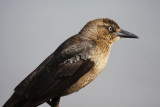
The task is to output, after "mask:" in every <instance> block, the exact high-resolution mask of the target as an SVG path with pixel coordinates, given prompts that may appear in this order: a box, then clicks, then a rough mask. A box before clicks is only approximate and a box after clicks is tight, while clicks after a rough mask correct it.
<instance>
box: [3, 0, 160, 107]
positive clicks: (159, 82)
mask: <svg viewBox="0 0 160 107" xmlns="http://www.w3.org/2000/svg"><path fill="white" fill-rule="evenodd" d="M97 18H111V19H113V20H115V21H116V22H117V23H118V24H119V26H120V27H121V28H122V29H125V30H127V31H130V32H132V33H135V34H137V35H138V36H139V37H140V39H121V40H119V41H118V42H116V43H115V44H113V46H112V49H111V54H110V57H109V60H108V64H107V66H106V68H105V69H104V70H103V72H102V73H101V74H100V75H99V76H98V77H97V78H96V79H95V80H94V81H93V82H92V83H90V84H89V85H88V86H87V87H85V88H83V89H82V90H80V91H79V92H77V93H74V94H72V95H69V96H66V97H62V98H61V103H60V107H160V42H159V41H160V0H117V1H115V0H79V1H78V0H77V1H75V0H68V1H67V0H57V1H56V0H0V106H2V105H3V104H4V103H5V102H6V101H7V99H8V98H9V97H10V96H11V94H12V93H13V90H14V88H15V87H16V85H17V84H19V83H20V82H21V81H22V80H23V79H24V78H25V77H26V76H27V75H28V74H29V73H30V72H32V71H33V70H34V69H35V68H36V67H37V66H38V65H39V64H40V63H41V62H42V61H43V60H44V59H45V58H46V57H47V56H49V55H50V54H51V53H52V52H53V51H54V50H55V49H56V48H57V47H58V46H59V45H60V44H61V43H62V42H63V41H64V40H66V39H67V38H69V37H70V36H72V35H74V34H76V33H78V32H79V31H80V29H81V28H82V27H83V26H84V25H85V24H86V23H87V22H88V21H90V20H93V19H97ZM40 107H49V106H48V105H47V104H43V105H41V106H40Z"/></svg>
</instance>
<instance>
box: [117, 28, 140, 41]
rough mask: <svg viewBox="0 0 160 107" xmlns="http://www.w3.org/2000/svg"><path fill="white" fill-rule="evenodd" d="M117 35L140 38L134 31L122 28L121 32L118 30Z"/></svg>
mask: <svg viewBox="0 0 160 107" xmlns="http://www.w3.org/2000/svg"><path fill="white" fill-rule="evenodd" d="M117 35H118V36H120V37H122V38H135V39H139V37H138V36H137V35H135V34H133V33H130V32H128V31H125V30H121V31H120V32H117Z"/></svg>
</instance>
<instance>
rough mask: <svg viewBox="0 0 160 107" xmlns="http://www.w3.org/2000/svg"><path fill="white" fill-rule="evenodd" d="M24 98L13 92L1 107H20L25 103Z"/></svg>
mask: <svg viewBox="0 0 160 107" xmlns="http://www.w3.org/2000/svg"><path fill="white" fill-rule="evenodd" d="M25 102H26V101H25V98H24V97H22V96H19V95H18V94H16V93H13V94H12V96H11V97H10V98H9V99H8V101H7V102H6V103H5V104H4V105H3V107H22V106H23V105H24V103H25Z"/></svg>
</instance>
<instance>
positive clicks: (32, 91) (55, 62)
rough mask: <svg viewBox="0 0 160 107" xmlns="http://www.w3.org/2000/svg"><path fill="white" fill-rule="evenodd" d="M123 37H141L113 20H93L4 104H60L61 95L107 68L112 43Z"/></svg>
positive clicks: (53, 106)
mask: <svg viewBox="0 0 160 107" xmlns="http://www.w3.org/2000/svg"><path fill="white" fill-rule="evenodd" d="M121 38H138V36H137V35H135V34H133V33H130V32H128V31H126V30H123V29H121V28H120V27H119V25H118V24H117V23H116V22H115V21H114V20H112V19H109V18H99V19H94V20H91V21H89V22H88V23H87V24H86V25H85V26H84V27H83V28H82V29H81V30H80V31H79V32H78V33H77V34H75V35H73V36H71V37H69V38H68V39H67V40H65V41H64V42H63V43H62V44H61V45H60V46H59V47H58V48H57V49H56V50H55V51H54V52H53V53H51V55H49V56H48V57H47V58H46V59H45V60H44V61H43V62H42V63H41V64H40V65H39V66H38V67H37V68H36V69H35V70H34V71H33V72H31V73H30V74H29V75H28V76H27V77H26V78H25V79H24V80H23V81H22V82H20V83H19V84H18V85H17V86H16V88H15V89H14V93H13V94H12V96H11V97H10V98H9V99H8V100H7V102H6V103H5V104H4V105H3V107H36V106H38V105H41V104H43V103H47V104H49V106H51V107H59V103H60V98H61V97H63V96H66V95H69V94H72V93H74V92H77V91H79V90H80V89H82V88H83V87H85V86H86V85H88V84H89V83H90V82H92V81H93V80H94V79H95V78H96V77H97V76H98V75H99V74H100V73H101V72H102V70H103V69H104V67H105V66H106V64H107V60H108V57H109V55H110V50H111V46H112V44H113V43H115V42H116V41H118V40H119V39H121Z"/></svg>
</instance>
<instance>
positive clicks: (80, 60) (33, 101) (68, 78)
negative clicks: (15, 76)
mask: <svg viewBox="0 0 160 107" xmlns="http://www.w3.org/2000/svg"><path fill="white" fill-rule="evenodd" d="M95 45H96V44H95V42H93V41H90V40H88V39H87V38H86V39H85V38H84V37H83V36H80V35H75V36H73V37H71V38H69V39H68V40H66V41H65V42H64V43H63V44H62V45H60V47H59V48H57V50H56V51H55V52H54V53H52V54H51V55H50V56H49V57H48V58H47V59H46V60H44V62H43V63H42V64H40V65H39V66H38V67H37V68H36V69H35V70H34V71H33V72H32V73H31V74H30V75H28V76H27V77H26V78H25V79H24V80H23V81H22V82H21V83H20V84H19V85H18V86H17V87H16V88H15V93H16V95H18V96H20V97H21V99H25V100H26V101H27V102H25V103H24V105H25V106H37V105H39V104H41V103H43V102H46V101H48V100H49V99H51V98H53V97H56V96H61V95H62V94H63V91H65V90H66V89H67V88H69V87H70V86H71V85H72V84H73V83H74V82H76V81H77V80H78V79H79V78H80V77H81V76H83V75H84V74H85V73H87V72H88V71H89V70H90V69H91V67H93V65H94V62H92V61H91V60H90V55H91V53H90V51H91V50H92V49H94V47H95ZM19 100H20V99H19Z"/></svg>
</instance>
